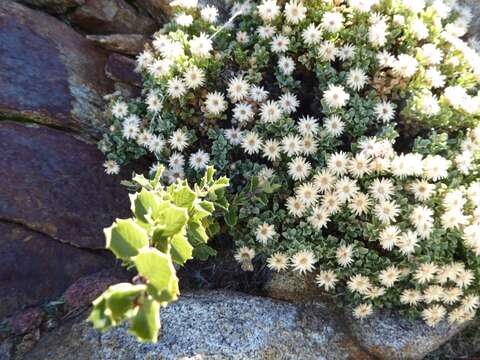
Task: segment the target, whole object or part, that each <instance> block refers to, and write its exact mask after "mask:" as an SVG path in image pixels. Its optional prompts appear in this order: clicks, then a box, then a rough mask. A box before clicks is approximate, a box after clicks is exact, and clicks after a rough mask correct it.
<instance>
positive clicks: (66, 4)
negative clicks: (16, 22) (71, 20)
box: [16, 0, 85, 15]
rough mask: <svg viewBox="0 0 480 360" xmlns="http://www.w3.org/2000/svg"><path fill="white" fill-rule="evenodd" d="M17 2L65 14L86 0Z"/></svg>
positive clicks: (22, 0) (30, 0)
mask: <svg viewBox="0 0 480 360" xmlns="http://www.w3.org/2000/svg"><path fill="white" fill-rule="evenodd" d="M16 1H17V2H20V3H23V4H25V5H29V6H32V7H35V8H39V9H42V10H45V11H47V12H49V13H51V14H55V15H58V14H64V13H66V12H67V11H69V10H71V9H73V8H75V7H77V6H79V5H83V4H84V3H85V0H16Z"/></svg>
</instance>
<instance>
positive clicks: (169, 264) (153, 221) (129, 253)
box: [88, 167, 228, 342]
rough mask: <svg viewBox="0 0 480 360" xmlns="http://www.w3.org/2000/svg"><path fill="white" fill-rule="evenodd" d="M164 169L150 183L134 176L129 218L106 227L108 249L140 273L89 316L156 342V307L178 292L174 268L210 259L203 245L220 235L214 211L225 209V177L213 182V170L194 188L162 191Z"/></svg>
mask: <svg viewBox="0 0 480 360" xmlns="http://www.w3.org/2000/svg"><path fill="white" fill-rule="evenodd" d="M162 171H163V169H162V168H161V167H160V168H159V169H158V170H157V172H156V175H155V177H154V179H153V180H147V179H146V178H145V177H143V175H140V176H139V175H137V176H135V177H134V178H133V183H132V184H133V185H137V187H138V186H140V187H141V190H140V191H138V192H137V193H135V194H133V195H130V201H131V203H132V212H133V217H131V218H129V219H117V220H116V221H115V222H114V223H113V224H112V226H111V227H109V228H107V229H105V238H106V247H107V249H109V250H111V251H112V252H113V253H114V254H115V256H116V257H117V258H118V259H120V260H121V261H122V262H123V263H124V264H125V265H126V266H127V267H129V268H135V270H136V271H137V272H138V275H137V276H136V277H135V278H134V284H130V283H120V284H116V285H113V286H110V287H109V288H108V289H107V290H106V291H105V292H104V293H103V294H102V295H100V297H98V298H97V299H96V300H95V301H94V302H93V310H92V312H91V314H90V316H89V318H88V319H89V320H90V321H91V322H92V324H93V326H94V327H95V328H97V329H99V330H101V331H105V330H107V329H109V328H110V327H111V326H115V325H117V324H120V323H122V322H123V321H124V320H128V321H129V323H130V327H129V330H130V332H131V333H132V334H134V335H135V336H137V338H138V339H140V340H142V341H151V342H156V341H157V337H158V330H159V329H160V318H159V314H158V313H159V310H160V307H161V306H166V305H168V304H169V303H170V302H172V301H175V300H176V299H177V297H178V295H179V293H180V291H179V287H178V277H177V275H176V270H175V266H174V264H177V265H180V266H183V264H185V262H186V261H187V260H189V259H191V258H192V257H193V256H194V257H197V258H205V257H208V255H209V254H210V253H211V250H210V248H209V247H208V245H206V243H207V241H208V238H209V236H211V235H212V234H215V232H216V231H218V223H216V222H215V220H214V219H213V214H214V211H215V208H216V207H220V208H225V207H226V205H227V204H226V202H225V198H224V196H223V194H224V192H223V190H224V188H225V187H226V186H228V179H227V178H225V177H222V178H220V179H217V180H214V178H213V175H214V169H213V168H212V167H209V168H208V170H207V171H206V173H205V176H204V177H203V179H202V181H201V182H200V183H199V184H198V185H197V184H196V185H195V187H194V189H192V188H190V186H189V185H188V184H187V182H186V181H183V182H176V183H175V184H172V185H170V186H169V187H168V188H165V187H164V186H163V185H162V184H161V182H160V177H161V174H162Z"/></svg>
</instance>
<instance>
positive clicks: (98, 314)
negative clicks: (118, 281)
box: [88, 290, 112, 331]
mask: <svg viewBox="0 0 480 360" xmlns="http://www.w3.org/2000/svg"><path fill="white" fill-rule="evenodd" d="M107 291H108V290H107ZM105 295H106V292H105V293H103V294H102V295H101V296H100V297H98V298H97V299H95V300H94V301H93V309H92V312H91V313H90V315H89V316H88V321H90V322H91V323H92V326H93V327H94V328H95V329H97V330H100V331H106V330H108V329H109V328H110V327H111V326H112V319H111V318H110V317H109V316H107V315H106V314H105V312H106V309H107V300H106V298H105Z"/></svg>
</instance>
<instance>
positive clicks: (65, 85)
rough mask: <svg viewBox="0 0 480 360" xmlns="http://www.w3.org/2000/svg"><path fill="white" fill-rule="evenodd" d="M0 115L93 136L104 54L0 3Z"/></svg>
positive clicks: (55, 24) (105, 86) (40, 17)
mask: <svg viewBox="0 0 480 360" xmlns="http://www.w3.org/2000/svg"><path fill="white" fill-rule="evenodd" d="M0 53H1V54H2V56H0V69H2V71H0V86H1V89H2V91H1V92H0V115H2V114H3V115H9V116H15V117H22V118H28V119H30V120H34V121H37V122H41V123H45V124H51V125H54V126H58V127H62V128H69V129H74V130H76V131H80V130H81V131H82V132H85V133H87V132H88V133H89V134H95V133H98V128H99V126H100V125H101V121H100V118H101V116H100V115H101V112H102V110H103V102H102V95H104V94H105V93H108V92H109V91H111V89H112V84H111V81H110V80H109V79H108V78H107V77H106V76H105V73H104V67H105V63H106V59H107V57H106V54H105V52H104V51H103V50H102V49H100V48H98V47H95V46H94V45H93V44H91V42H89V41H88V40H86V39H85V38H84V37H83V36H81V35H80V34H78V33H76V32H75V31H74V30H73V29H71V28H70V27H68V26H67V25H66V24H64V23H62V22H61V21H60V20H57V19H56V18H54V17H52V16H49V15H46V14H43V13H41V12H39V11H35V10H32V9H29V8H27V7H25V6H22V5H20V4H17V3H14V2H9V1H2V2H1V3H0Z"/></svg>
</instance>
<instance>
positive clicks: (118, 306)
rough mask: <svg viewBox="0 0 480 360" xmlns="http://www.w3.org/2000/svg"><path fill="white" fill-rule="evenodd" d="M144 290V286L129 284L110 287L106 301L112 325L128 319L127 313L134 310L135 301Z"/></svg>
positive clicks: (145, 288)
mask: <svg viewBox="0 0 480 360" xmlns="http://www.w3.org/2000/svg"><path fill="white" fill-rule="evenodd" d="M146 290H147V286H146V285H132V284H130V283H120V284H117V285H114V286H110V288H109V295H108V297H107V298H106V300H107V308H108V309H109V310H110V315H111V317H112V320H113V323H114V324H116V323H118V322H120V321H122V320H124V318H125V317H128V312H130V311H133V310H134V308H135V303H134V301H135V299H136V298H138V297H139V296H140V295H141V294H142V293H144V292H145V291H146Z"/></svg>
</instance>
